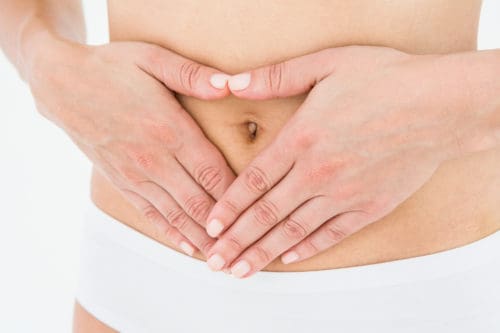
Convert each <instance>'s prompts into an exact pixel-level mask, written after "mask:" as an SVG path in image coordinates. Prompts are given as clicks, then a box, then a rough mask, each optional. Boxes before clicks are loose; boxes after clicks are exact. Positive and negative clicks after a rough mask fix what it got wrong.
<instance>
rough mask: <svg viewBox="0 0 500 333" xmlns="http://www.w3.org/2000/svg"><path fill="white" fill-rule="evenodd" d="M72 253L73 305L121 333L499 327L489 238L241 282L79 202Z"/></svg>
mask: <svg viewBox="0 0 500 333" xmlns="http://www.w3.org/2000/svg"><path fill="white" fill-rule="evenodd" d="M81 254H82V257H81V265H80V275H79V288H78V292H77V300H78V302H79V303H80V304H81V305H82V306H83V307H84V308H85V309H86V310H87V311H88V312H89V313H90V314H92V315H93V316H94V317H95V318H97V319H98V320H100V321H101V322H103V323H105V324H107V325H108V326H110V327H112V328H114V329H116V330H118V331H123V332H145V331H147V332H160V331H161V332H163V331H167V330H169V331H175V332H195V331H198V330H204V331H209V332H212V331H214V332H215V331H218V332H234V331H238V332H304V331H311V330H312V331H315V332H331V331H332V330H338V331H341V332H363V331H368V330H370V331H377V332H379V331H384V332H401V331H404V332H422V331H427V332H442V331H454V332H472V331H481V332H485V333H486V332H496V331H497V330H498V329H499V328H500V314H499V313H498V306H499V305H500V288H499V286H498V280H499V279H500V265H499V264H500V233H498V232H496V233H493V234H491V235H489V236H487V237H485V238H483V239H481V240H479V241H476V242H472V243H470V244H468V245H465V246H461V247H457V248H455V249H452V250H447V251H442V252H440V253H436V254H432V255H426V256H420V257H418V258H410V259H403V260H397V261H392V262H387V263H381V264H372V265H363V266H359V267H351V268H338V269H327V270H319V271H314V272H258V273H257V274H256V275H254V276H252V277H251V278H249V279H243V280H241V279H236V278H233V277H231V276H228V275H225V274H224V273H222V272H218V273H214V272H211V271H209V270H208V269H207V267H206V266H205V265H204V263H203V262H202V261H200V260H196V259H193V258H191V257H189V256H186V255H184V254H182V253H178V252H176V251H173V250H172V249H170V248H168V247H165V246H162V244H160V243H158V242H155V241H153V240H151V239H150V238H149V237H147V236H145V235H143V234H141V233H140V232H137V231H135V230H133V229H132V228H129V227H128V226H125V225H123V224H122V223H120V222H119V221H118V220H116V219H114V218H112V217H111V216H109V215H107V214H105V213H104V212H102V211H101V210H99V209H98V208H97V207H96V206H94V205H93V204H91V203H89V205H88V208H87V211H86V214H85V223H84V235H83V241H82V247H81ZM249 316H251V318H254V319H256V320H250V319H249Z"/></svg>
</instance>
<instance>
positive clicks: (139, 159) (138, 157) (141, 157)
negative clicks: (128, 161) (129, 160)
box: [133, 152, 154, 170]
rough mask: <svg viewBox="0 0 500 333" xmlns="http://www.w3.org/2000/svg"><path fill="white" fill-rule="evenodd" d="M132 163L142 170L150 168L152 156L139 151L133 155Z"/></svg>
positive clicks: (152, 161) (152, 160)
mask: <svg viewBox="0 0 500 333" xmlns="http://www.w3.org/2000/svg"><path fill="white" fill-rule="evenodd" d="M133 161H134V163H135V164H136V165H137V166H138V167H139V168H141V169H143V170H150V169H151V168H152V166H153V165H154V157H153V155H152V154H150V153H147V152H139V153H137V154H135V155H134V156H133Z"/></svg>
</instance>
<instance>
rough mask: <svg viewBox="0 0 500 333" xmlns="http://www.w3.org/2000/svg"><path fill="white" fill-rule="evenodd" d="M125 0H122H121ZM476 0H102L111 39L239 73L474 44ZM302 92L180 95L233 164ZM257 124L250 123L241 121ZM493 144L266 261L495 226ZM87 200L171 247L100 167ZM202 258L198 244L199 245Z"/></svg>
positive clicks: (375, 255) (498, 190) (275, 266)
mask: <svg viewBox="0 0 500 333" xmlns="http://www.w3.org/2000/svg"><path fill="white" fill-rule="evenodd" d="M125 3H126V4H125ZM479 4H480V1H468V2H457V1H452V0H448V1H435V0H428V1H418V2H417V1H405V2H373V1H344V0H339V1H319V0H318V1H274V2H273V1H257V2H253V1H252V2H249V1H243V0H237V1H231V0H226V1H218V2H217V3H216V4H215V3H213V2H211V3H210V2H207V3H205V2H199V1H190V0H183V1H180V0H179V1H159V0H157V1H148V2H146V4H145V2H139V1H137V0H133V1H126V2H124V1H117V0H110V1H109V13H110V32H111V39H112V40H140V41H146V42H152V43H155V44H159V45H162V46H164V47H166V48H169V49H171V50H174V51H176V52H178V53H180V54H182V55H184V56H186V57H189V58H191V59H194V60H196V61H199V62H201V63H204V64H207V65H210V66H213V67H216V68H219V69H220V70H223V71H226V72H228V73H237V72H241V71H245V70H248V69H250V68H254V67H258V66H262V65H266V64H270V63H274V62H278V61H282V60H285V59H288V58H292V57H295V56H298V55H302V54H306V53H310V52H314V51H318V50H321V49H324V48H327V47H335V46H341V45H351V44H362V45H384V46H390V47H394V48H398V49H401V50H403V51H406V52H410V53H437V52H439V53H446V52H457V51H464V50H473V49H475V46H476V32H477V21H478V15H479ZM303 99H304V96H297V97H294V98H287V99H280V100H271V101H243V100H239V99H236V98H234V97H229V98H226V99H224V100H219V101H210V102H207V101H201V100H197V99H194V98H187V97H184V96H179V100H180V102H181V103H182V104H183V105H184V107H185V108H186V110H187V111H188V112H189V113H190V114H191V115H192V116H193V118H194V119H195V120H196V121H197V123H198V124H199V125H200V127H201V128H202V129H203V131H204V132H205V134H206V135H207V137H208V138H209V139H210V140H211V141H212V142H213V143H214V144H215V145H216V146H217V147H218V148H219V149H220V150H221V151H222V153H223V154H224V156H225V157H226V159H227V161H228V163H229V164H230V166H231V167H232V168H233V170H234V171H235V172H236V173H239V172H240V171H241V170H242V169H243V168H244V167H245V165H247V164H248V163H249V162H250V161H251V160H252V158H253V157H255V156H256V154H258V152H259V151H260V150H262V149H263V148H264V147H265V146H266V144H268V143H269V142H270V141H271V140H272V139H273V138H274V136H275V135H276V133H277V132H278V131H279V129H280V128H281V127H282V126H283V125H284V124H285V123H286V121H287V119H288V118H289V117H290V116H291V115H292V114H293V113H294V112H295V110H296V109H297V107H298V106H299V105H300V103H301V102H302V101H303ZM249 129H254V130H249ZM498 165H500V150H497V151H488V152H483V153H479V154H475V155H470V156H468V157H467V158H463V159H460V160H454V161H449V162H447V163H445V164H443V165H442V166H441V168H439V169H438V171H437V172H436V174H435V175H434V177H433V178H432V179H431V180H430V181H429V182H428V183H427V184H426V185H425V186H424V187H423V188H421V189H420V190H419V191H418V192H417V193H415V194H414V195H413V196H412V197H410V198H409V199H408V200H407V201H406V202H404V203H403V204H402V205H401V206H399V207H398V208H397V209H396V210H395V211H394V212H393V213H391V214H390V215H388V216H386V217H385V218H384V219H382V220H380V221H378V222H376V223H374V224H372V225H370V226H368V227H366V228H365V229H363V230H362V231H360V232H358V233H357V234H356V235H353V236H351V237H350V238H349V239H346V240H345V241H343V242H342V243H341V244H339V245H337V246H335V247H333V248H331V249H329V250H328V251H326V252H324V253H321V254H319V255H317V256H315V257H313V258H310V259H308V260H306V261H303V262H300V263H296V264H290V265H286V266H285V265H282V264H281V263H280V262H279V261H274V262H273V263H271V264H270V265H269V266H268V267H267V268H266V270H315V269H326V268H335V267H346V266H355V265H362V264H368V263H376V262H382V261H389V260H395V259H400V258H406V257H414V256H418V255H423V254H428V253H433V252H437V251H441V250H445V249H449V248H453V247H456V246H459V245H463V244H467V243H470V242H472V241H474V240H477V239H480V238H482V237H484V236H486V235H488V234H490V233H492V232H494V231H496V230H498V229H499V224H500V210H499V209H498V208H497V206H498V205H496V203H497V202H498V201H499V199H500V172H499V171H498ZM92 196H93V200H94V201H95V202H96V204H98V205H99V206H100V207H101V208H102V209H103V210H105V211H106V212H108V213H109V214H111V215H112V216H115V217H116V218H118V219H120V220H121V221H123V222H124V223H126V224H129V225H131V226H133V227H134V228H136V229H138V230H139V231H141V232H143V233H144V234H146V235H148V236H150V237H152V238H155V239H157V240H159V241H161V242H163V243H164V244H166V245H168V246H170V247H173V246H172V244H169V243H168V242H167V241H166V240H165V239H163V238H162V236H161V235H158V234H156V233H155V231H154V229H153V228H152V227H151V226H149V225H148V223H147V222H145V221H144V220H142V219H141V218H140V216H139V214H138V213H137V212H136V211H135V209H134V208H133V207H132V206H131V205H129V204H128V203H127V202H125V201H124V199H123V198H122V197H121V196H120V195H119V194H118V193H117V192H116V191H115V190H114V189H113V187H112V186H111V185H110V184H109V183H108V182H107V181H106V180H105V179H104V178H103V177H101V176H100V175H99V174H98V173H96V172H94V174H93V182H92ZM199 258H201V256H200V257H199Z"/></svg>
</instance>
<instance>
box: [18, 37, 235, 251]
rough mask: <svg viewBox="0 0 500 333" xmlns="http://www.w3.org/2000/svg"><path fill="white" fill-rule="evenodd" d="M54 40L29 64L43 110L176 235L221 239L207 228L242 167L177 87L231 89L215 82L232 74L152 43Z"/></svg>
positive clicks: (190, 240)
mask: <svg viewBox="0 0 500 333" xmlns="http://www.w3.org/2000/svg"><path fill="white" fill-rule="evenodd" d="M50 43H51V44H48V42H44V43H43V44H45V45H41V48H43V49H44V51H42V52H43V53H44V54H43V55H39V56H36V58H33V60H32V61H31V62H30V65H29V70H28V77H27V81H28V83H29V85H30V88H31V91H32V93H33V96H34V98H35V102H36V105H37V108H38V110H39V112H40V113H41V114H42V115H43V116H44V117H46V118H48V119H49V120H51V121H52V122H54V123H55V124H56V125H58V126H59V127H61V128H62V129H63V130H65V131H66V132H67V133H68V135H69V136H70V138H71V139H72V140H73V141H74V142H75V143H76V144H77V146H78V147H79V148H80V149H81V150H82V151H83V152H84V153H85V155H86V156H87V157H88V158H89V159H90V160H91V161H92V162H93V163H94V165H95V166H96V167H97V168H98V169H99V170H100V171H101V172H102V173H103V174H104V175H105V176H106V177H107V178H108V179H109V180H110V181H111V182H112V183H113V184H114V185H115V187H116V188H117V189H119V191H120V192H121V193H122V194H123V195H124V197H125V198H127V199H128V200H129V201H130V202H131V203H132V204H133V205H134V206H136V207H137V208H138V209H139V210H140V212H141V213H142V215H143V216H144V217H145V218H146V219H147V220H149V221H151V222H152V223H154V224H155V225H156V226H157V227H158V228H159V230H160V231H161V232H162V233H164V234H165V235H166V237H167V238H168V239H169V240H170V241H172V242H173V243H174V244H175V245H177V246H179V247H180V248H181V249H183V250H184V251H185V252H187V253H188V254H190V255H192V254H193V252H194V251H195V248H193V245H194V247H196V248H198V249H200V251H201V252H202V253H204V254H206V253H207V252H208V250H209V248H210V247H211V246H212V245H213V243H214V242H215V239H214V238H211V237H210V236H208V234H207V233H206V232H205V228H204V227H205V223H206V219H207V217H208V213H209V212H210V210H211V209H212V206H213V205H214V203H215V201H214V199H215V200H217V199H218V198H220V197H221V196H222V194H223V193H224V191H225V190H226V188H227V187H229V185H230V184H231V182H232V181H233V180H234V178H235V175H234V173H233V171H232V170H231V169H230V167H229V166H228V165H227V163H226V161H225V159H224V157H223V156H222V154H221V153H220V152H219V151H218V149H216V147H215V146H214V145H212V143H211V142H210V141H209V140H208V139H207V138H206V137H205V136H204V134H203V132H202V130H201V129H200V128H199V127H198V125H197V124H196V122H195V121H194V120H193V119H192V118H191V117H190V115H189V114H188V113H187V112H186V111H185V110H184V109H183V108H182V107H181V105H180V104H179V103H178V102H177V100H176V98H175V96H174V93H173V92H177V93H179V94H183V95H188V96H193V97H196V98H201V99H216V98H222V97H225V96H227V95H228V94H229V90H228V89H227V86H224V87H223V88H221V89H216V88H214V87H213V86H212V85H211V84H210V78H211V77H212V75H213V74H222V75H221V76H219V81H220V79H221V78H222V80H223V81H224V80H225V78H226V77H225V76H224V75H223V73H220V72H219V71H217V70H215V69H213V68H209V67H206V66H202V65H200V64H197V63H195V62H193V61H191V60H189V59H186V58H184V57H182V56H180V55H178V54H175V53H173V52H171V51H168V50H166V49H164V48H161V47H159V46H155V45H152V44H147V43H141V42H112V43H110V44H107V45H102V46H87V45H81V44H74V43H70V42H67V41H62V40H53V39H50ZM189 247H191V249H190V248H189Z"/></svg>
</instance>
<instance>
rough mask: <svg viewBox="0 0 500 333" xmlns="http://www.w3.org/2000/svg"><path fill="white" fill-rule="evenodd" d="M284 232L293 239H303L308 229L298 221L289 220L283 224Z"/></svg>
mask: <svg viewBox="0 0 500 333" xmlns="http://www.w3.org/2000/svg"><path fill="white" fill-rule="evenodd" d="M283 232H284V233H285V235H286V236H288V237H289V238H291V239H295V240H298V239H302V238H304V237H305V236H306V235H307V228H305V227H304V225H303V224H302V223H300V222H298V221H297V220H296V219H292V218H289V219H287V220H286V221H285V222H284V223H283Z"/></svg>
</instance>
